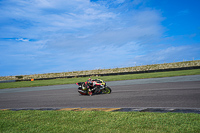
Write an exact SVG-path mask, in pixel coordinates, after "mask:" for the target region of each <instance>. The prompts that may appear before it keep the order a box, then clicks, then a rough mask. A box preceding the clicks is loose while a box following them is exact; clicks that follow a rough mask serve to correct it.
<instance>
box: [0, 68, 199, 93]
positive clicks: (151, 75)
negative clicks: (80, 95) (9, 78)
mask: <svg viewBox="0 0 200 133" xmlns="http://www.w3.org/2000/svg"><path fill="white" fill-rule="evenodd" d="M199 74H200V69H193V70H181V71H170V72H155V73H143V74H127V75H118V76H101V77H91V78H93V79H95V78H100V79H103V80H105V81H118V80H130V79H145V78H160V77H173V76H185V75H199ZM87 79H88V77H82V78H68V79H52V80H36V81H21V82H11V83H0V89H5V88H19V87H34V86H47V85H60V84H74V83H76V82H84V81H86V80H87Z"/></svg>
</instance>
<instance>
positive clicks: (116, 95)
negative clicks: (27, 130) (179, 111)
mask: <svg viewBox="0 0 200 133" xmlns="http://www.w3.org/2000/svg"><path fill="white" fill-rule="evenodd" d="M107 84H108V86H110V87H111V88H112V93H111V94H100V95H93V96H91V97H90V96H80V95H79V94H78V92H77V87H78V86H76V85H75V84H73V85H72V84H71V85H55V86H45V87H30V88H15V89H2V90H0V109H9V108H58V107H59V108H77V107H79V108H80V107H81V108H87V107H88V108H92V107H93V108H95V107H97V108H103V107H109V108H110V107H114V108H121V107H126V108H127V107H169V108H170V107H176V108H200V75H194V76H180V77H171V78H153V79H138V80H127V81H114V82H108V83H107Z"/></svg>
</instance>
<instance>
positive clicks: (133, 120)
mask: <svg viewBox="0 0 200 133" xmlns="http://www.w3.org/2000/svg"><path fill="white" fill-rule="evenodd" d="M0 114H1V115H0V132H1V133H17V132H20V133H23V132H25V133H31V132H39V133H42V132H48V133H51V132H52V133H54V132H55V133H67V132H70V133H79V132H81V133H84V132H87V133H94V132H95V133H128V132H130V133H132V132H135V133H138V132H139V133H140V132H142V133H146V132H152V133H168V132H173V133H180V132H181V133H192V132H193V133H197V132H200V126H199V125H200V115H199V114H192V113H189V114H182V113H149V112H146V113H141V112H102V111H80V112H74V111H36V110H34V111H33V110H32V111H31V110H30V111H0Z"/></svg>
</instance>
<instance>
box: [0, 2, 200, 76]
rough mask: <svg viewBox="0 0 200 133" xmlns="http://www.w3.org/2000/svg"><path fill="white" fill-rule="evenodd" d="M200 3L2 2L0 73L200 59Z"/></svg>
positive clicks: (77, 69) (8, 73)
mask: <svg viewBox="0 0 200 133" xmlns="http://www.w3.org/2000/svg"><path fill="white" fill-rule="evenodd" d="M199 5H200V1H197V0H190V1H188V0H182V1H181V3H180V1H179V0H174V1H169V0H162V1H156V0H114V1H111V0H73V1H64V0H56V1H52V0H35V1H27V0H18V1H13V0H2V1H0V14H1V17H0V20H1V21H0V29H1V33H0V57H1V58H0V76H13V75H33V74H36V73H37V74H44V73H61V72H72V71H85V70H95V69H112V68H124V67H134V66H136V65H137V66H140V65H152V64H162V63H173V62H182V61H192V60H200V19H199V14H200V9H199V7H198V6H199Z"/></svg>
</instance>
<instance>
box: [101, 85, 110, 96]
mask: <svg viewBox="0 0 200 133" xmlns="http://www.w3.org/2000/svg"><path fill="white" fill-rule="evenodd" d="M111 91H112V90H111V88H110V87H108V86H106V87H105V88H104V89H103V90H102V93H103V94H110V93H111Z"/></svg>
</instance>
